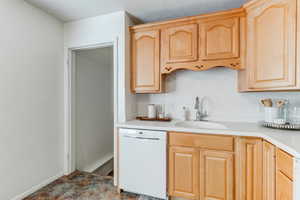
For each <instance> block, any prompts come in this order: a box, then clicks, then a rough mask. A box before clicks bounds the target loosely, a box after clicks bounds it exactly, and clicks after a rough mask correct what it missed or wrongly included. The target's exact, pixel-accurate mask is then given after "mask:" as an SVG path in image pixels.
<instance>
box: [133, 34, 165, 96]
mask: <svg viewBox="0 0 300 200" xmlns="http://www.w3.org/2000/svg"><path fill="white" fill-rule="evenodd" d="M131 56H132V74H131V75H132V77H131V80H132V90H133V92H136V93H157V92H160V91H161V86H160V81H161V80H160V79H161V77H160V66H159V65H160V64H159V63H160V62H159V60H160V33H159V31H158V30H154V31H146V32H137V33H132V55H131Z"/></svg>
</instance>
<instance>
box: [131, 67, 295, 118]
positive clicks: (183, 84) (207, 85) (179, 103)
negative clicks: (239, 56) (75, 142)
mask: <svg viewBox="0 0 300 200" xmlns="http://www.w3.org/2000/svg"><path fill="white" fill-rule="evenodd" d="M166 90H167V91H166V93H163V94H139V95H137V99H136V101H137V113H138V115H145V114H146V113H147V104H149V103H153V104H164V105H165V109H166V113H168V114H169V115H170V116H171V117H172V118H174V119H181V116H182V107H183V106H186V107H188V108H189V110H190V111H191V115H190V116H191V117H190V118H192V119H193V118H194V117H193V114H194V103H195V97H196V96H199V97H200V98H203V97H205V98H206V100H205V108H207V111H208V117H207V118H206V119H208V120H215V121H246V122H257V121H259V120H262V119H263V112H262V106H261V105H260V103H259V100H260V99H262V98H286V99H289V100H290V104H291V105H298V106H300V92H251V93H239V92H237V72H236V71H234V70H230V69H225V68H215V69H211V70H208V71H202V72H193V71H177V72H173V73H172V74H170V75H167V77H166Z"/></svg>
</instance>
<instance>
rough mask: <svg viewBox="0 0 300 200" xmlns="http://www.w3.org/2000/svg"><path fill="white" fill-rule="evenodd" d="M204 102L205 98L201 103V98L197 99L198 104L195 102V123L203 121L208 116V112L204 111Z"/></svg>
mask: <svg viewBox="0 0 300 200" xmlns="http://www.w3.org/2000/svg"><path fill="white" fill-rule="evenodd" d="M203 100H204V98H202V99H201V102H200V101H199V97H196V102H195V110H196V119H195V121H202V119H203V117H206V116H207V112H206V111H204V109H203Z"/></svg>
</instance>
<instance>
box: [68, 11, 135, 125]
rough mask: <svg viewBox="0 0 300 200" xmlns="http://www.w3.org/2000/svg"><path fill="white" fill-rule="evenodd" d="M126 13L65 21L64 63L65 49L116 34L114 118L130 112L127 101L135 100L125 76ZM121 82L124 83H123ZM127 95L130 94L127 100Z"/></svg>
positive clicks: (121, 118) (109, 38) (125, 116)
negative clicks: (116, 86) (116, 105)
mask: <svg viewBox="0 0 300 200" xmlns="http://www.w3.org/2000/svg"><path fill="white" fill-rule="evenodd" d="M128 21H129V20H128V17H127V16H126V13H125V12H124V11H119V12H114V13H111V14H107V15H101V16H97V17H91V18H87V19H83V20H78V21H74V22H70V23H66V24H65V28H64V29H65V65H67V59H68V49H70V48H77V47H83V46H90V45H97V44H101V43H108V42H113V41H114V40H115V39H116V38H118V53H117V55H116V56H117V62H118V71H119V73H118V77H117V79H118V116H117V117H118V121H120V122H122V121H125V120H126V119H128V118H130V116H131V115H132V110H128V109H133V111H134V109H135V108H131V107H128V108H127V107H126V106H125V105H126V103H127V102H132V101H135V99H134V97H132V96H130V95H128V94H129V89H130V88H129V84H128V83H127V82H128V81H127V80H126V79H125V76H127V74H128V71H129V68H130V66H129V61H128V58H126V55H128V53H127V52H126V51H129V46H128V44H127V42H126V38H127V37H128V34H127V29H128V28H127V25H128V24H129V22H128ZM124 86H125V87H124ZM129 98H131V99H130V100H129Z"/></svg>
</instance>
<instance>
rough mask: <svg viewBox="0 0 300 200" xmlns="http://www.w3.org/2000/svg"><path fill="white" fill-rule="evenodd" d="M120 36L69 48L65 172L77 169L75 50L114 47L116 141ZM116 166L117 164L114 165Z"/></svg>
mask: <svg viewBox="0 0 300 200" xmlns="http://www.w3.org/2000/svg"><path fill="white" fill-rule="evenodd" d="M118 45H119V43H118V38H115V39H114V40H113V41H111V42H105V43H99V44H93V45H85V46H78V47H72V48H68V49H67V64H66V65H65V66H64V157H63V160H64V174H65V175H68V174H71V173H72V172H74V171H75V170H76V136H75V133H76V129H75V126H74V123H73V121H74V117H75V115H76V112H75V109H74V104H75V98H74V95H75V75H76V67H75V59H76V57H75V56H76V55H75V51H76V50H88V49H97V48H105V47H112V48H113V71H114V72H113V77H114V78H113V83H114V86H113V90H114V92H113V93H114V106H113V110H114V135H113V137H114V141H115V137H116V128H115V127H116V124H117V122H118V110H119V106H118V103H117V102H118V97H119V91H118V76H119V73H120V71H121V70H119V66H120V65H119V63H118V62H119V59H118V58H119V55H118ZM115 146H116V145H115V142H114V147H113V149H114V158H115V157H116V155H115V154H116V152H117V151H116V147H115ZM114 168H115V166H114Z"/></svg>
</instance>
